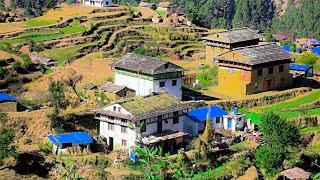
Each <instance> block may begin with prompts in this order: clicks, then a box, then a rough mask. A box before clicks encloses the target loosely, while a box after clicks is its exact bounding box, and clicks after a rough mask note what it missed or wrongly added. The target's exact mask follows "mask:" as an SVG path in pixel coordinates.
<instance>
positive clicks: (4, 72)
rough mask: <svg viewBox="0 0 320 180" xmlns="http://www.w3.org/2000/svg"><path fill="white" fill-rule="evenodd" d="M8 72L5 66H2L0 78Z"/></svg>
mask: <svg viewBox="0 0 320 180" xmlns="http://www.w3.org/2000/svg"><path fill="white" fill-rule="evenodd" d="M5 74H6V70H5V69H4V68H3V67H0V79H3V78H4V76H5Z"/></svg>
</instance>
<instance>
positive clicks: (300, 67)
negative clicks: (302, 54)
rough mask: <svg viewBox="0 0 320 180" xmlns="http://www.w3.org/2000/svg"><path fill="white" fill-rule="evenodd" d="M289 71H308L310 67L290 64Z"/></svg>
mask: <svg viewBox="0 0 320 180" xmlns="http://www.w3.org/2000/svg"><path fill="white" fill-rule="evenodd" d="M289 68H290V70H295V71H308V70H309V69H310V68H312V66H309V65H305V64H295V63H291V64H290V67H289Z"/></svg>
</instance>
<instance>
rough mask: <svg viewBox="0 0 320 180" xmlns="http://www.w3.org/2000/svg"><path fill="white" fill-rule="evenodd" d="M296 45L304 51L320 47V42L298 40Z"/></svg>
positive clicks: (315, 40) (306, 39)
mask: <svg viewBox="0 0 320 180" xmlns="http://www.w3.org/2000/svg"><path fill="white" fill-rule="evenodd" d="M296 43H297V44H298V46H299V47H301V48H302V49H312V48H315V47H318V46H320V41H319V40H317V39H308V38H301V39H298V40H297V41H296Z"/></svg>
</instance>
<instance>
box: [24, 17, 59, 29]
mask: <svg viewBox="0 0 320 180" xmlns="http://www.w3.org/2000/svg"><path fill="white" fill-rule="evenodd" d="M55 23H57V21H56V20H52V19H48V20H40V19H30V20H28V21H26V25H27V27H28V28H33V27H41V26H49V25H52V24H55Z"/></svg>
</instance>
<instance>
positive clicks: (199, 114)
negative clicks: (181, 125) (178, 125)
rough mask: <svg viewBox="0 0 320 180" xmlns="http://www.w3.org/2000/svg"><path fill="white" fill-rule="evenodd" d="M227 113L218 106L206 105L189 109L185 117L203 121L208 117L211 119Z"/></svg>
mask: <svg viewBox="0 0 320 180" xmlns="http://www.w3.org/2000/svg"><path fill="white" fill-rule="evenodd" d="M227 114H228V112H227V111H226V110H224V109H222V108H220V107H219V106H208V107H201V108H198V109H194V110H192V111H189V112H188V113H187V117H188V118H190V119H191V120H193V121H196V122H204V121H206V120H207V118H208V117H209V118H210V119H213V118H216V117H220V116H223V115H227Z"/></svg>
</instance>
